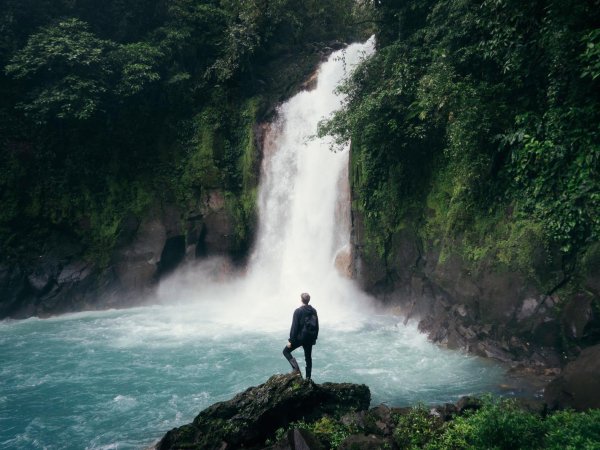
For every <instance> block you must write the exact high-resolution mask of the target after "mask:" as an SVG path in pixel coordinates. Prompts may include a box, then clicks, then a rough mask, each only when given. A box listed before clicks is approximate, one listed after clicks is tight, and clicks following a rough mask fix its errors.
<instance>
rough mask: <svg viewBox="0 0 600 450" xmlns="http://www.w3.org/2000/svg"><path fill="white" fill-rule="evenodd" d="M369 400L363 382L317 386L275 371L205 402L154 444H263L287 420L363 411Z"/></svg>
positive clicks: (160, 446)
mask: <svg viewBox="0 0 600 450" xmlns="http://www.w3.org/2000/svg"><path fill="white" fill-rule="evenodd" d="M370 401H371V393H370V391H369V388H368V387H367V386H365V385H357V384H350V383H324V384H320V385H318V384H314V383H312V382H310V381H304V380H303V379H302V378H301V377H300V376H298V375H294V374H287V375H273V376H272V377H271V378H269V380H268V381H267V382H266V383H264V384H261V385H260V386H256V387H251V388H248V389H247V390H246V391H245V392H242V393H240V394H237V395H236V396H235V397H233V398H232V399H231V400H227V401H224V402H220V403H216V404H214V405H212V406H210V407H208V408H207V409H205V410H204V411H202V412H201V413H200V414H199V415H198V416H196V418H195V419H194V421H193V422H192V423H190V424H188V425H184V426H182V427H179V428H174V429H172V430H171V431H169V432H168V433H167V434H166V435H165V436H164V437H163V438H162V440H161V441H160V442H159V443H158V444H157V446H156V448H157V449H158V450H167V449H180V448H202V449H221V448H227V449H232V448H242V447H243V448H253V447H256V448H261V447H263V446H264V445H263V444H264V442H265V440H266V439H267V438H269V437H272V436H273V435H274V433H275V431H276V430H277V429H278V428H281V427H285V426H287V425H288V424H290V423H291V422H294V421H297V420H300V419H304V420H316V419H318V418H320V417H323V416H324V415H326V414H329V415H332V414H344V413H348V412H351V411H361V410H366V409H367V408H368V407H369V403H370Z"/></svg>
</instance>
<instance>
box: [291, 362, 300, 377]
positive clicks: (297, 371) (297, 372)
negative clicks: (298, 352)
mask: <svg viewBox="0 0 600 450" xmlns="http://www.w3.org/2000/svg"><path fill="white" fill-rule="evenodd" d="M290 364H291V365H292V372H291V373H293V374H294V375H300V376H302V372H300V366H299V365H298V361H296V358H292V359H290Z"/></svg>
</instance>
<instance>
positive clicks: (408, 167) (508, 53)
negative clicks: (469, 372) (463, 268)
mask: <svg viewBox="0 0 600 450" xmlns="http://www.w3.org/2000/svg"><path fill="white" fill-rule="evenodd" d="M374 4H375V8H376V11H377V14H378V17H379V20H378V21H377V25H376V27H377V30H376V35H377V38H378V47H379V48H378V51H377V53H376V54H375V56H373V57H372V58H371V59H370V60H369V61H367V62H366V63H365V64H363V66H362V67H361V68H360V69H359V70H358V71H357V72H356V74H355V75H354V77H353V78H352V79H351V80H349V81H348V83H347V84H346V86H344V87H343V91H344V92H346V93H347V94H348V100H347V104H346V107H345V109H344V110H343V111H342V112H341V113H339V114H337V115H336V116H335V117H333V119H331V120H330V121H328V122H326V123H325V124H323V125H322V127H321V133H322V134H326V133H330V134H333V135H335V136H337V138H338V140H339V141H347V140H350V139H351V140H352V171H353V172H352V182H353V186H354V190H355V193H356V196H357V205H356V207H357V208H358V209H359V210H361V211H362V212H363V213H364V217H365V227H366V231H367V234H368V236H367V248H366V249H365V252H366V253H371V254H377V255H378V257H380V258H381V257H383V258H384V259H385V258H387V259H391V258H393V255H391V253H392V252H393V248H392V247H393V246H392V243H391V240H392V239H393V236H394V233H396V232H398V231H399V230H401V229H402V228H403V227H406V226H413V227H415V228H417V229H419V234H420V235H421V236H422V237H423V240H424V242H425V243H426V244H425V245H427V243H430V244H431V243H433V245H440V246H442V247H443V248H442V251H441V256H440V258H441V259H443V258H444V257H445V255H447V254H448V253H450V252H454V253H460V255H461V256H462V257H463V258H464V259H465V260H467V261H471V262H472V263H473V267H476V266H477V264H478V263H479V262H481V261H483V260H485V259H488V260H493V261H495V263H496V264H501V265H503V266H504V267H509V268H513V269H519V270H521V271H523V272H532V273H533V272H535V270H534V268H532V265H533V264H534V260H535V258H536V255H535V254H534V252H535V251H536V249H540V248H542V249H546V250H545V256H544V255H542V259H544V258H545V259H552V258H554V260H555V261H556V262H557V263H558V264H559V265H560V264H562V265H563V266H564V267H565V269H566V271H567V272H569V271H572V270H573V263H574V262H575V261H577V256H578V255H580V254H582V253H583V252H584V251H585V249H586V248H588V247H589V245H590V244H591V243H593V242H597V241H598V238H599V237H600V214H599V213H600V134H599V132H600V85H599V83H600V69H599V67H600V65H599V64H600V62H599V61H600V60H599V57H600V51H599V50H598V48H599V45H600V42H599V39H600V33H599V31H598V25H599V24H600V3H599V2H598V1H597V0H585V1H579V0H567V1H563V0H561V1H555V0H539V1H533V2H525V3H524V2H520V1H513V0H484V1H471V0H439V1H433V0H425V1H412V0H405V1H396V0H379V1H376V2H374ZM555 281H556V280H555ZM551 288H552V285H549V286H547V289H548V290H550V289H551Z"/></svg>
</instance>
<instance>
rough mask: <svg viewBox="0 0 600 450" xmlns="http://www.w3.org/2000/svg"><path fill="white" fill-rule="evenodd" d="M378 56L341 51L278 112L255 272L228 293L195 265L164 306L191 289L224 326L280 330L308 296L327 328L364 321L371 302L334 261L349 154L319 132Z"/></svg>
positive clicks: (163, 292)
mask: <svg viewBox="0 0 600 450" xmlns="http://www.w3.org/2000/svg"><path fill="white" fill-rule="evenodd" d="M373 51H374V39H373V38H371V39H370V40H369V41H367V42H366V43H361V44H353V45H350V46H349V47H347V48H346V49H344V50H341V51H338V52H335V53H334V54H332V55H331V56H330V58H329V59H328V61H327V62H325V63H324V64H322V65H321V67H320V69H319V72H318V78H317V84H316V88H315V89H313V90H311V91H303V92H300V93H299V94H297V95H296V96H294V97H293V98H292V99H290V100H289V101H288V102H286V103H285V104H283V105H282V106H281V107H280V108H279V110H278V119H277V121H276V122H274V123H272V124H271V126H270V128H269V131H268V132H267V135H266V137H265V148H264V157H263V164H262V172H261V184H260V187H259V204H258V210H259V231H258V236H257V239H256V245H255V249H254V251H253V254H252V256H251V258H250V261H249V267H248V269H247V272H246V273H245V274H244V275H243V276H242V277H241V278H238V279H237V280H232V279H228V280H227V283H226V284H225V285H223V284H219V283H216V284H215V282H213V281H211V280H209V279H207V278H206V277H205V276H204V275H203V274H202V270H203V266H202V265H200V266H199V267H198V266H197V267H195V268H193V269H191V272H187V273H185V274H182V273H180V274H179V276H177V275H176V276H175V277H173V278H172V279H171V280H169V281H167V282H164V283H163V285H162V286H161V288H160V290H159V296H160V298H161V299H162V301H163V302H165V303H169V302H171V301H172V299H173V298H174V297H177V298H178V299H181V298H182V295H181V290H182V289H184V290H185V291H187V292H188V294H187V295H185V296H183V297H185V298H186V299H187V300H188V301H189V302H190V303H195V304H197V305H202V308H203V309H204V308H210V310H211V314H212V316H211V317H213V318H215V317H221V322H227V323H230V324H236V326H240V327H244V326H245V325H250V326H252V327H257V326H259V327H261V328H263V329H273V328H274V327H275V328H279V327H281V324H283V323H285V324H286V325H287V322H288V321H290V320H291V312H292V311H293V308H294V307H296V306H297V304H298V302H299V297H300V293H301V292H309V293H310V294H311V296H312V299H313V301H312V303H313V304H314V306H315V307H316V308H317V309H318V311H319V316H320V319H321V322H322V323H328V322H329V323H335V324H336V325H337V326H343V325H344V323H345V324H346V325H348V324H349V323H350V321H349V320H346V319H350V318H352V319H353V320H356V314H355V313H356V312H358V311H361V310H363V309H364V308H365V307H366V306H367V305H368V303H369V300H368V298H367V297H366V295H365V294H363V293H361V292H360V291H359V290H358V289H355V288H354V285H353V283H352V282H350V281H349V280H348V278H347V277H344V276H342V275H341V274H340V273H339V271H338V270H336V267H335V259H336V255H339V254H344V253H348V248H349V239H350V230H349V227H350V218H349V214H350V211H349V201H350V200H349V196H348V194H347V193H348V189H349V188H348V179H347V166H348V151H347V149H346V150H344V151H338V152H332V151H331V149H330V146H331V145H330V144H331V143H330V141H329V139H327V138H317V137H316V132H317V126H318V123H319V121H320V120H322V119H324V118H327V117H329V116H330V115H331V114H332V113H333V112H334V111H335V110H337V109H339V108H340V107H341V105H342V101H343V97H342V95H341V94H340V93H337V92H336V87H337V86H338V85H339V84H340V82H341V81H342V80H343V79H344V78H345V77H347V76H348V75H349V74H350V72H351V71H352V70H353V68H354V67H356V65H357V64H358V63H359V62H360V61H361V60H363V59H364V58H365V57H367V56H368V55H370V54H371V53H372V52H373ZM346 259H349V256H348V255H346ZM182 275H183V276H182ZM215 302H217V303H218V304H215ZM213 306H214V307H213Z"/></svg>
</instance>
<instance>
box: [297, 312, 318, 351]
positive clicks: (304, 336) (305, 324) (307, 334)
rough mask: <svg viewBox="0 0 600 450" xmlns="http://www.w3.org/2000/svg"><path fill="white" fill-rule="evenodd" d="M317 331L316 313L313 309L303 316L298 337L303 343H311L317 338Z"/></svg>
mask: <svg viewBox="0 0 600 450" xmlns="http://www.w3.org/2000/svg"><path fill="white" fill-rule="evenodd" d="M318 333H319V330H318V319H317V313H316V312H315V311H314V310H313V311H311V312H310V313H308V314H307V315H306V316H304V320H303V321H302V328H301V330H300V339H301V341H302V342H303V343H305V344H312V343H313V342H315V341H316V340H317V334H318Z"/></svg>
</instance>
